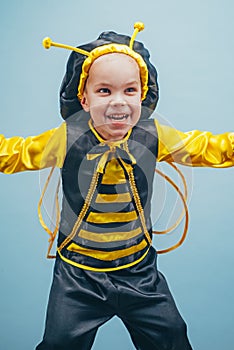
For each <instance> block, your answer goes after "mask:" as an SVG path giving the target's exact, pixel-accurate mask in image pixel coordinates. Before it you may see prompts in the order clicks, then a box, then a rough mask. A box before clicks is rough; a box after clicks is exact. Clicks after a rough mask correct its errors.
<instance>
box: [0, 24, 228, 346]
mask: <svg viewBox="0 0 234 350" xmlns="http://www.w3.org/2000/svg"><path fill="white" fill-rule="evenodd" d="M141 29H143V28H142V25H141V24H139V23H138V24H136V25H135V32H134V33H135V34H136V32H137V31H139V30H141ZM135 34H134V35H133V37H132V38H131V40H129V39H130V38H128V37H125V36H121V35H117V34H115V33H112V32H109V33H103V34H102V35H101V36H100V37H99V38H98V39H97V40H96V41H94V42H93V43H90V44H87V45H86V46H84V47H82V48H78V49H76V48H72V49H73V50H74V52H73V53H72V54H71V57H70V59H69V61H68V66H67V72H66V75H65V77H64V80H63V83H62V87H61V95H60V102H61V113H62V116H63V118H64V119H66V123H64V124H62V126H61V127H59V128H58V129H53V130H50V131H47V132H45V133H43V134H41V135H39V136H36V137H31V138H27V139H25V140H23V139H22V138H12V139H8V140H7V139H5V138H4V137H3V136H2V137H1V148H0V169H1V171H3V172H5V173H14V172H17V171H23V170H37V169H41V168H45V167H48V166H58V167H60V168H61V173H62V182H63V204H62V212H61V219H60V225H59V237H58V249H57V256H56V263H55V269H54V279H53V284H52V289H51V293H50V300H49V304H48V312H47V320H46V329H45V334H44V338H43V340H42V342H41V343H40V344H39V345H38V346H37V350H43V349H44V350H52V349H57V350H59V349H61V350H62V349H63V350H65V349H66V350H67V349H69V350H73V349H82V350H86V349H91V347H92V344H93V342H94V339H95V335H96V332H97V330H98V328H99V327H100V326H101V325H102V324H103V323H105V322H106V321H107V320H109V319H110V318H111V317H113V316H114V315H118V316H119V317H120V318H121V320H122V321H123V322H124V324H125V325H126V327H127V329H128V331H129V333H130V335H131V338H132V341H133V343H134V345H135V347H136V349H140V350H151V349H152V350H154V349H155V350H159V349H160V350H161V349H168V350H169V349H170V350H172V349H174V350H181V349H184V350H186V349H191V345H190V343H189V340H188V338H187V334H186V325H185V323H184V321H183V319H182V318H181V316H180V314H179V312H178V310H177V308H176V306H175V303H174V301H173V298H172V296H171V294H170V291H169V289H168V286H167V284H166V281H165V278H164V277H163V276H162V274H161V273H160V272H159V271H158V270H157V265H156V258H157V254H156V251H155V249H154V248H153V247H152V245H151V239H152V227H151V226H152V224H151V220H150V209H151V203H150V201H151V195H152V182H153V175H154V169H155V165H156V159H157V160H158V161H165V160H166V161H169V162H174V161H175V162H178V163H181V164H185V165H192V166H213V167H226V166H233V164H234V155H233V148H234V146H233V145H234V133H226V134H223V135H217V136H214V135H212V134H211V133H208V132H199V131H192V132H188V133H182V132H179V131H177V130H175V129H172V128H169V127H166V126H163V125H160V124H159V123H158V122H157V121H156V120H154V119H151V120H148V118H149V116H150V114H151V113H152V111H153V110H154V109H155V107H156V104H157V100H158V85H157V74H156V71H155V69H154V67H153V66H152V65H151V63H150V62H149V54H148V51H147V50H146V49H145V48H144V46H143V45H142V44H140V43H138V42H135V44H134V46H133V42H134V39H135ZM129 41H130V43H129ZM50 45H54V46H61V45H59V44H55V43H52V42H51V41H50V39H47V40H46V41H45V46H46V47H47V48H48V47H50ZM68 48H69V47H68ZM75 51H77V52H75ZM86 56H87V58H86ZM77 90H78V94H77ZM77 95H78V98H77ZM82 110H83V111H84V112H82ZM52 238H54V237H52Z"/></svg>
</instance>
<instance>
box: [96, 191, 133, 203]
mask: <svg viewBox="0 0 234 350" xmlns="http://www.w3.org/2000/svg"><path fill="white" fill-rule="evenodd" d="M106 202H108V203H109V202H115V203H129V202H131V195H130V193H129V192H126V193H117V194H100V193H99V194H98V195H97V198H96V203H106Z"/></svg>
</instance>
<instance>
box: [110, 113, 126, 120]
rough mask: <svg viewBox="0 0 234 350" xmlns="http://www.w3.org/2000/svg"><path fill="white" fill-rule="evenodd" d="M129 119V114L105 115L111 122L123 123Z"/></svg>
mask: <svg viewBox="0 0 234 350" xmlns="http://www.w3.org/2000/svg"><path fill="white" fill-rule="evenodd" d="M128 117H129V114H111V115H107V118H108V119H110V120H113V121H117V122H119V121H123V120H125V119H127V118H128Z"/></svg>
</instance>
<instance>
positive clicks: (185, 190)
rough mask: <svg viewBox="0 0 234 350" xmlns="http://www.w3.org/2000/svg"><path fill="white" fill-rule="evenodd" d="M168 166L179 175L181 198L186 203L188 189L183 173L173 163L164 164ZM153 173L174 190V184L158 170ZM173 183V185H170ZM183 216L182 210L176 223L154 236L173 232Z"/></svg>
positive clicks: (155, 232)
mask: <svg viewBox="0 0 234 350" xmlns="http://www.w3.org/2000/svg"><path fill="white" fill-rule="evenodd" d="M166 163H167V164H168V165H170V166H171V167H172V168H174V169H175V170H176V172H177V173H178V174H179V175H180V177H181V180H182V183H183V187H184V194H183V197H184V199H185V201H186V202H187V198H188V188H187V184H186V180H185V177H184V175H183V173H182V172H181V171H180V169H179V168H178V167H177V166H176V165H175V164H173V163H169V162H166ZM155 172H156V173H157V174H159V175H160V176H162V177H163V178H164V179H165V180H166V181H168V182H169V183H170V184H171V185H172V186H173V187H174V188H175V186H174V185H175V183H174V181H173V180H172V179H170V181H169V180H168V179H169V177H167V176H166V175H165V174H163V173H162V172H160V170H158V169H155ZM172 182H173V184H172ZM184 214H185V210H184V208H183V210H182V212H181V214H180V216H179V218H178V219H177V220H176V222H175V223H174V224H173V225H172V226H171V227H169V228H168V229H166V230H163V231H153V233H154V234H157V235H163V234H166V233H168V232H171V231H173V230H175V228H176V227H177V226H179V224H180V223H181V221H182V220H183V218H184Z"/></svg>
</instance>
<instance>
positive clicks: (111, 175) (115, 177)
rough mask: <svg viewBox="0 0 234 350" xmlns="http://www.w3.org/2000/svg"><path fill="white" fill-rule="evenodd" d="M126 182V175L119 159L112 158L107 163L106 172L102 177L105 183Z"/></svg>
mask: <svg viewBox="0 0 234 350" xmlns="http://www.w3.org/2000/svg"><path fill="white" fill-rule="evenodd" d="M123 183H126V177H125V174H124V171H123V168H122V167H121V166H120V165H119V162H118V161H117V159H115V158H112V159H111V160H109V162H108V163H107V164H106V169H105V173H104V175H103V178H102V184H104V185H116V184H123Z"/></svg>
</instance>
